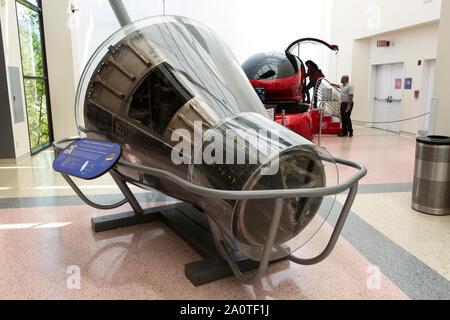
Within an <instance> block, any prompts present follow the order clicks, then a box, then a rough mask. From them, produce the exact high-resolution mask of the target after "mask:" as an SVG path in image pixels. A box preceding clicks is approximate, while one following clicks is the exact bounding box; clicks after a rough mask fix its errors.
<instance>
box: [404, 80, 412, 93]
mask: <svg viewBox="0 0 450 320" xmlns="http://www.w3.org/2000/svg"><path fill="white" fill-rule="evenodd" d="M412 82H413V79H412V78H406V79H405V89H406V90H411V89H412Z"/></svg>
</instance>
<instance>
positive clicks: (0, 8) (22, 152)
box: [0, 0, 30, 158]
mask: <svg viewBox="0 0 450 320" xmlns="http://www.w3.org/2000/svg"><path fill="white" fill-rule="evenodd" d="M0 22H1V24H2V36H3V45H4V51H5V59H6V61H5V65H6V67H18V68H19V71H20V76H21V77H22V62H21V57H20V46H19V36H18V34H19V32H18V29H17V17H16V6H15V1H14V0H4V1H0ZM7 78H8V91H9V92H11V91H10V90H9V74H8V75H7ZM21 87H22V95H23V99H22V100H23V102H24V103H23V114H24V115H26V114H27V113H26V108H25V95H24V93H23V82H22V81H21ZM10 99H11V97H10ZM0 103H1V102H0ZM10 106H11V114H13V112H12V103H10ZM11 118H13V117H11ZM12 127H13V135H14V145H15V152H16V158H20V157H23V156H26V155H28V154H29V153H30V142H29V139H28V126H27V121H24V122H22V123H19V124H15V123H14V121H13V123H12Z"/></svg>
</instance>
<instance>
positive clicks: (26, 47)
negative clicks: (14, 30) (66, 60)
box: [17, 3, 50, 150]
mask: <svg viewBox="0 0 450 320" xmlns="http://www.w3.org/2000/svg"><path fill="white" fill-rule="evenodd" d="M17 16H18V27H19V38H20V47H21V55H22V67H23V75H24V79H25V80H24V86H25V98H26V104H27V114H28V131H29V136H30V144H31V149H32V150H33V149H34V148H37V147H39V146H41V145H43V144H46V143H48V142H50V134H49V124H48V112H47V95H46V81H45V80H44V79H34V78H30V77H38V78H41V77H44V76H45V73H44V60H43V50H42V42H41V30H40V23H39V14H38V13H37V12H35V11H33V10H31V9H28V8H26V7H25V6H23V5H21V4H20V3H17Z"/></svg>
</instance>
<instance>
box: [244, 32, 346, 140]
mask: <svg viewBox="0 0 450 320" xmlns="http://www.w3.org/2000/svg"><path fill="white" fill-rule="evenodd" d="M305 43H312V44H319V45H323V46H325V47H327V48H328V49H330V50H331V51H334V52H338V51H339V47H338V46H337V45H330V44H328V43H326V42H325V41H323V40H320V39H315V38H303V39H299V40H297V41H294V42H293V43H292V44H291V45H290V46H289V47H288V48H287V49H286V50H285V51H284V52H270V53H259V54H256V55H254V56H252V57H250V58H249V59H247V61H245V62H244V64H243V65H242V68H243V69H244V72H245V73H246V75H247V78H248V79H249V80H250V83H251V84H252V86H253V87H254V88H255V90H257V91H258V95H259V96H260V98H261V100H262V101H263V102H264V103H265V105H266V107H267V108H269V109H270V108H275V110H276V114H277V115H276V122H278V123H280V124H282V123H283V116H282V115H281V113H283V111H284V113H285V115H284V126H285V127H287V128H289V129H291V130H293V131H295V132H297V133H299V134H301V135H302V136H303V137H305V138H307V139H309V140H312V139H313V137H314V134H318V133H319V111H318V110H313V108H312V106H311V105H309V104H305V103H302V101H303V96H302V91H303V88H304V87H305V86H306V68H305V65H304V62H303V61H302V59H301V58H300V57H299V56H297V55H295V54H293V53H292V51H293V48H294V47H295V46H297V45H300V44H305ZM322 133H324V134H340V133H342V129H341V127H340V122H334V120H333V118H332V117H323V121H322Z"/></svg>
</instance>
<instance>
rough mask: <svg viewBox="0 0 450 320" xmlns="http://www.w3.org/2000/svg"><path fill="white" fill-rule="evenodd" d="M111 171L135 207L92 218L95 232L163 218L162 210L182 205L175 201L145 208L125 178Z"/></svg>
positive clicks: (121, 189) (129, 201)
mask: <svg viewBox="0 0 450 320" xmlns="http://www.w3.org/2000/svg"><path fill="white" fill-rule="evenodd" d="M110 173H111V176H112V177H113V179H114V181H115V182H116V184H117V186H118V187H119V189H120V191H121V192H122V193H123V195H124V196H125V198H126V199H127V201H128V203H129V204H130V205H131V207H132V208H133V211H131V212H125V213H119V214H113V215H109V216H103V217H97V218H92V219H91V225H92V229H93V230H94V231H95V232H103V231H109V230H113V229H117V228H124V227H130V226H133V225H137V224H142V223H147V222H152V221H155V220H161V219H162V212H164V211H167V210H171V209H174V208H178V207H180V206H181V205H182V204H180V203H175V204H170V205H166V206H159V207H155V208H150V209H146V210H144V209H142V207H141V205H140V204H139V201H137V199H136V197H135V196H134V195H133V193H132V192H131V190H130V188H129V187H128V185H127V184H126V182H125V181H124V180H123V178H122V177H121V176H120V175H119V174H118V173H117V172H115V171H110Z"/></svg>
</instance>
